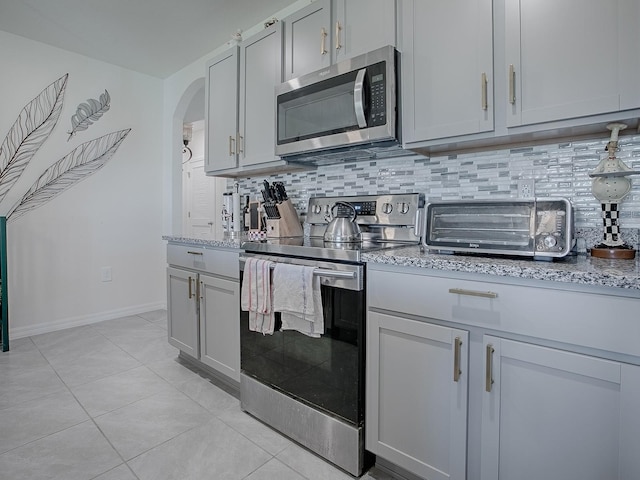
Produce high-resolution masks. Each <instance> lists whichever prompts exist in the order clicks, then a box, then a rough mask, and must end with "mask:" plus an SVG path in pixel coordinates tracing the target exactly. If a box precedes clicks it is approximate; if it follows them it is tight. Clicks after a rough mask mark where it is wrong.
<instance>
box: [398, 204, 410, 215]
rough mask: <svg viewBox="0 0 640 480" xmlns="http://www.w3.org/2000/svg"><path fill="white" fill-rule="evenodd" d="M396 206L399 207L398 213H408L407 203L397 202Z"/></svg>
mask: <svg viewBox="0 0 640 480" xmlns="http://www.w3.org/2000/svg"><path fill="white" fill-rule="evenodd" d="M398 207H399V209H400V213H402V214H403V215H404V214H407V213H409V204H408V203H405V202H402V203H399V204H398Z"/></svg>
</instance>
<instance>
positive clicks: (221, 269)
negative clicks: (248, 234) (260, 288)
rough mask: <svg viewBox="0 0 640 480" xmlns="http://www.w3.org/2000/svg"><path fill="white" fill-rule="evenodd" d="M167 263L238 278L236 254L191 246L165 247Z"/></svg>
mask: <svg viewBox="0 0 640 480" xmlns="http://www.w3.org/2000/svg"><path fill="white" fill-rule="evenodd" d="M167 263H168V264H169V265H173V266H176V267H183V268H189V269H192V270H200V271H202V272H208V273H212V274H214V275H220V276H223V277H229V278H239V271H238V270H239V266H238V252H234V251H227V250H216V249H211V248H205V247H201V246H193V245H171V244H170V245H167Z"/></svg>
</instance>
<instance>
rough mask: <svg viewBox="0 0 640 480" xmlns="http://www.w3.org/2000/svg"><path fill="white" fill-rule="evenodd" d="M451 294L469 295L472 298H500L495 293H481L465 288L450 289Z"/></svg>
mask: <svg viewBox="0 0 640 480" xmlns="http://www.w3.org/2000/svg"><path fill="white" fill-rule="evenodd" d="M449 293H454V294H457V295H469V296H471V297H484V298H498V294H497V293H495V292H479V291H477V290H465V289H464V288H450V289H449Z"/></svg>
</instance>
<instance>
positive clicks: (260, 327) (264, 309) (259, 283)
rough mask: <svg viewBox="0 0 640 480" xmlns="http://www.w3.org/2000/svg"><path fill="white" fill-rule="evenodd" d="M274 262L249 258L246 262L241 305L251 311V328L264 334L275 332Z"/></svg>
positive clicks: (243, 308)
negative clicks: (273, 306)
mask: <svg viewBox="0 0 640 480" xmlns="http://www.w3.org/2000/svg"><path fill="white" fill-rule="evenodd" d="M272 266H273V262H269V261H267V260H258V259H255V258H247V260H246V262H245V264H244V274H243V277H242V290H241V292H240V306H241V308H242V310H246V311H248V312H249V330H251V331H252V332H260V333H262V334H263V335H271V334H273V327H274V325H275V316H274V310H273V308H272V305H273V290H272V288H271V267H272Z"/></svg>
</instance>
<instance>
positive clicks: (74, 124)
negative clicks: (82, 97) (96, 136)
mask: <svg viewBox="0 0 640 480" xmlns="http://www.w3.org/2000/svg"><path fill="white" fill-rule="evenodd" d="M110 103H111V96H110V95H109V92H107V91H106V90H105V91H104V93H103V94H102V95H100V99H99V100H96V99H95V98H89V99H88V100H87V101H86V102H83V103H81V104H80V105H78V109H77V110H76V113H75V115H73V116H72V117H71V131H70V132H67V133H68V134H69V138H67V142H68V141H69V140H71V137H73V136H74V135H75V134H76V133H78V132H80V131H82V130H86V129H87V128H89V126H90V125H92V124H93V123H94V122H96V121H98V120H99V119H100V117H102V115H103V114H104V112H106V111H108V110H109V108H110V107H111V105H110Z"/></svg>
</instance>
